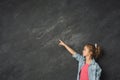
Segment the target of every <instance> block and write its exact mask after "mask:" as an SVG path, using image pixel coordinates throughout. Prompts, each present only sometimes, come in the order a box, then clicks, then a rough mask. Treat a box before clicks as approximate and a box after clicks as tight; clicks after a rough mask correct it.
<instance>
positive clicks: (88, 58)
mask: <svg viewBox="0 0 120 80" xmlns="http://www.w3.org/2000/svg"><path fill="white" fill-rule="evenodd" d="M91 61H92V58H91V57H90V56H86V61H85V63H86V64H90V63H91Z"/></svg>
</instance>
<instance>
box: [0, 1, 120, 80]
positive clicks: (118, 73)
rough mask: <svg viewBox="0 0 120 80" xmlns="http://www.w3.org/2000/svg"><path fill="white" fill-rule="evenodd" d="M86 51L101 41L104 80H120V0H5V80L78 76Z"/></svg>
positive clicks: (1, 58) (0, 19)
mask: <svg viewBox="0 0 120 80" xmlns="http://www.w3.org/2000/svg"><path fill="white" fill-rule="evenodd" d="M59 39H61V40H63V41H64V42H65V43H66V44H68V45H69V46H70V47H72V48H73V49H74V50H76V51H77V52H78V53H80V54H81V52H82V48H83V45H84V44H85V43H88V42H89V43H93V44H94V43H98V44H99V45H101V46H102V49H103V55H102V56H101V58H99V59H98V60H97V62H98V63H99V65H100V66H101V68H102V75H101V80H120V68H119V67H120V61H119V60H120V49H119V48H120V43H119V42H120V1H117V0H114V1H113V0H100V1H98V0H1V1H0V80H76V79H77V68H78V66H77V65H78V63H77V61H76V60H75V59H73V58H72V56H71V54H69V52H68V51H67V50H66V49H65V48H64V47H60V46H58V40H59Z"/></svg>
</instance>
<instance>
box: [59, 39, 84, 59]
mask: <svg viewBox="0 0 120 80" xmlns="http://www.w3.org/2000/svg"><path fill="white" fill-rule="evenodd" d="M59 41H60V42H59V45H61V46H64V47H65V48H66V49H67V50H68V51H69V52H70V54H72V57H73V58H75V59H76V60H77V61H82V60H83V56H82V55H80V54H78V53H77V52H76V51H74V50H73V49H72V48H70V47H69V46H68V45H67V44H65V43H64V42H63V41H62V40H59Z"/></svg>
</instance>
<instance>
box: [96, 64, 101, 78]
mask: <svg viewBox="0 0 120 80" xmlns="http://www.w3.org/2000/svg"><path fill="white" fill-rule="evenodd" d="M101 72H102V69H101V68H100V66H99V65H97V68H96V80H100V76H101Z"/></svg>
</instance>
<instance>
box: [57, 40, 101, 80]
mask: <svg viewBox="0 0 120 80" xmlns="http://www.w3.org/2000/svg"><path fill="white" fill-rule="evenodd" d="M59 45H61V46H64V47H65V48H66V49H67V50H68V51H69V52H70V53H71V54H72V57H73V58H75V59H76V60H77V61H78V62H79V64H78V73H77V80H100V76H101V72H102V69H101V67H100V66H99V65H98V63H97V62H96V61H95V58H98V57H99V55H100V52H101V48H100V46H98V45H97V44H95V45H93V44H90V43H87V44H85V45H84V49H83V53H82V55H81V54H79V53H77V52H76V51H74V50H73V49H72V48H70V47H69V46H68V45H66V44H65V43H64V42H63V41H62V40H59Z"/></svg>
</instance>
